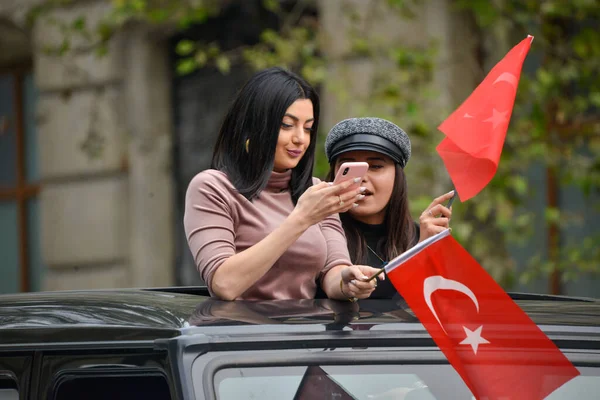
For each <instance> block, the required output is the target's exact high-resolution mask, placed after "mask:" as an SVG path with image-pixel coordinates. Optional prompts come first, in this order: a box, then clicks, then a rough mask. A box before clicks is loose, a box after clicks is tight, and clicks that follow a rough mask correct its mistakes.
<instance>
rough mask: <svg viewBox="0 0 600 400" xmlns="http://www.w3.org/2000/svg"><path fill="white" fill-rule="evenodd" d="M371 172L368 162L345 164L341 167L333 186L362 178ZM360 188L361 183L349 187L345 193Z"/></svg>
mask: <svg viewBox="0 0 600 400" xmlns="http://www.w3.org/2000/svg"><path fill="white" fill-rule="evenodd" d="M368 170H369V163H366V162H345V163H342V165H340V168H339V169H338V172H337V174H336V175H335V179H334V180H333V184H334V185H336V184H338V183H342V182H345V181H347V180H349V179H354V178H361V180H362V178H363V177H364V176H365V174H366V173H367V171H368ZM359 186H360V182H358V183H355V184H353V185H351V186H350V187H348V189H346V191H345V192H344V193H347V192H349V191H351V190H356V189H358V187H359Z"/></svg>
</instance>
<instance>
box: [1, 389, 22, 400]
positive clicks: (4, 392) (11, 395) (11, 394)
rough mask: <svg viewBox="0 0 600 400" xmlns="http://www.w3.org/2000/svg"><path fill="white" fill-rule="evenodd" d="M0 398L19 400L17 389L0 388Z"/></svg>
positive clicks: (3, 399)
mask: <svg viewBox="0 0 600 400" xmlns="http://www.w3.org/2000/svg"><path fill="white" fill-rule="evenodd" d="M0 400H19V392H18V391H17V389H0Z"/></svg>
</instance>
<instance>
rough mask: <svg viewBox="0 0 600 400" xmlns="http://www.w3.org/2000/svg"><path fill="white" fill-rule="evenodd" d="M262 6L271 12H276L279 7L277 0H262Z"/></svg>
mask: <svg viewBox="0 0 600 400" xmlns="http://www.w3.org/2000/svg"><path fill="white" fill-rule="evenodd" d="M262 4H263V7H264V8H266V9H267V10H269V11H271V12H278V11H279V10H280V9H281V8H280V6H279V0H263V2H262Z"/></svg>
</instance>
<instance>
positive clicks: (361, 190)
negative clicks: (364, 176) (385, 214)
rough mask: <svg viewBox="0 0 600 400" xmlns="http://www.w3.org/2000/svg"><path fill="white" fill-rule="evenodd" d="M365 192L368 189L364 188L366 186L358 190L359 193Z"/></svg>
mask: <svg viewBox="0 0 600 400" xmlns="http://www.w3.org/2000/svg"><path fill="white" fill-rule="evenodd" d="M365 190H367V188H366V187H364V186H361V187H359V188H358V191H359V192H360V193H362V192H364V191H365Z"/></svg>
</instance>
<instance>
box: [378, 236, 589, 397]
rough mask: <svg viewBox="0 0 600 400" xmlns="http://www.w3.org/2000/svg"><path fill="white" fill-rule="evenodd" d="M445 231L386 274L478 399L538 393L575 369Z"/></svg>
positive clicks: (403, 257)
mask: <svg viewBox="0 0 600 400" xmlns="http://www.w3.org/2000/svg"><path fill="white" fill-rule="evenodd" d="M449 233H450V231H449V230H446V231H444V232H441V233H439V234H437V235H435V236H433V237H431V238H429V239H427V240H425V241H423V242H421V243H419V244H418V245H417V246H415V247H413V248H412V249H411V250H408V251H407V252H405V253H403V254H402V255H400V256H399V257H397V258H396V259H394V260H392V261H391V262H390V263H389V264H388V265H387V266H386V272H387V275H388V277H389V279H391V281H392V283H393V284H394V286H395V287H396V289H397V290H398V292H400V294H402V296H403V297H404V299H405V300H406V302H407V303H408V305H409V306H410V308H411V309H412V311H413V312H414V313H415V315H416V316H417V318H419V320H420V321H421V323H422V324H423V325H424V326H425V328H426V329H427V331H428V332H429V334H430V335H431V337H432V338H433V340H434V341H435V343H436V344H437V345H438V347H439V348H440V349H441V350H442V352H443V353H444V354H445V356H446V358H447V359H448V361H449V362H450V363H451V364H452V366H453V367H454V369H455V370H456V371H457V372H458V373H459V374H460V376H461V377H462V379H463V380H464V381H465V383H466V384H467V386H468V387H469V389H470V390H471V392H472V393H473V395H474V396H475V397H476V398H478V399H486V398H488V399H528V400H535V399H543V398H545V397H546V396H547V395H548V394H550V393H551V392H553V391H554V390H555V389H557V388H558V387H560V386H561V385H563V384H564V383H565V382H567V381H569V380H570V379H572V378H574V377H575V376H577V375H579V371H578V370H577V369H576V368H575V367H574V366H573V364H571V362H570V361H569V360H568V359H567V358H566V357H565V356H564V354H563V353H562V352H561V351H560V350H559V349H558V347H556V345H555V344H554V343H553V342H552V341H551V340H550V339H549V338H548V337H547V336H546V335H545V334H544V333H543V332H542V331H541V329H540V328H539V327H538V326H537V325H536V324H535V323H534V322H533V321H532V320H531V319H530V318H529V317H528V316H527V315H526V314H525V313H524V312H523V310H521V308H519V306H518V305H517V304H516V303H515V302H514V301H513V300H512V299H511V298H510V297H509V296H508V295H507V294H506V292H505V291H504V290H503V289H502V288H501V287H500V286H499V285H498V284H497V283H496V282H495V281H494V279H493V278H492V277H491V276H490V275H489V274H488V273H487V272H486V271H485V270H484V269H483V268H482V267H481V266H480V265H479V264H478V263H477V261H475V259H473V257H471V255H470V254H469V253H468V252H467V251H466V250H465V249H464V248H463V247H462V246H460V244H458V242H456V241H455V240H454V238H452V236H450V234H449Z"/></svg>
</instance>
